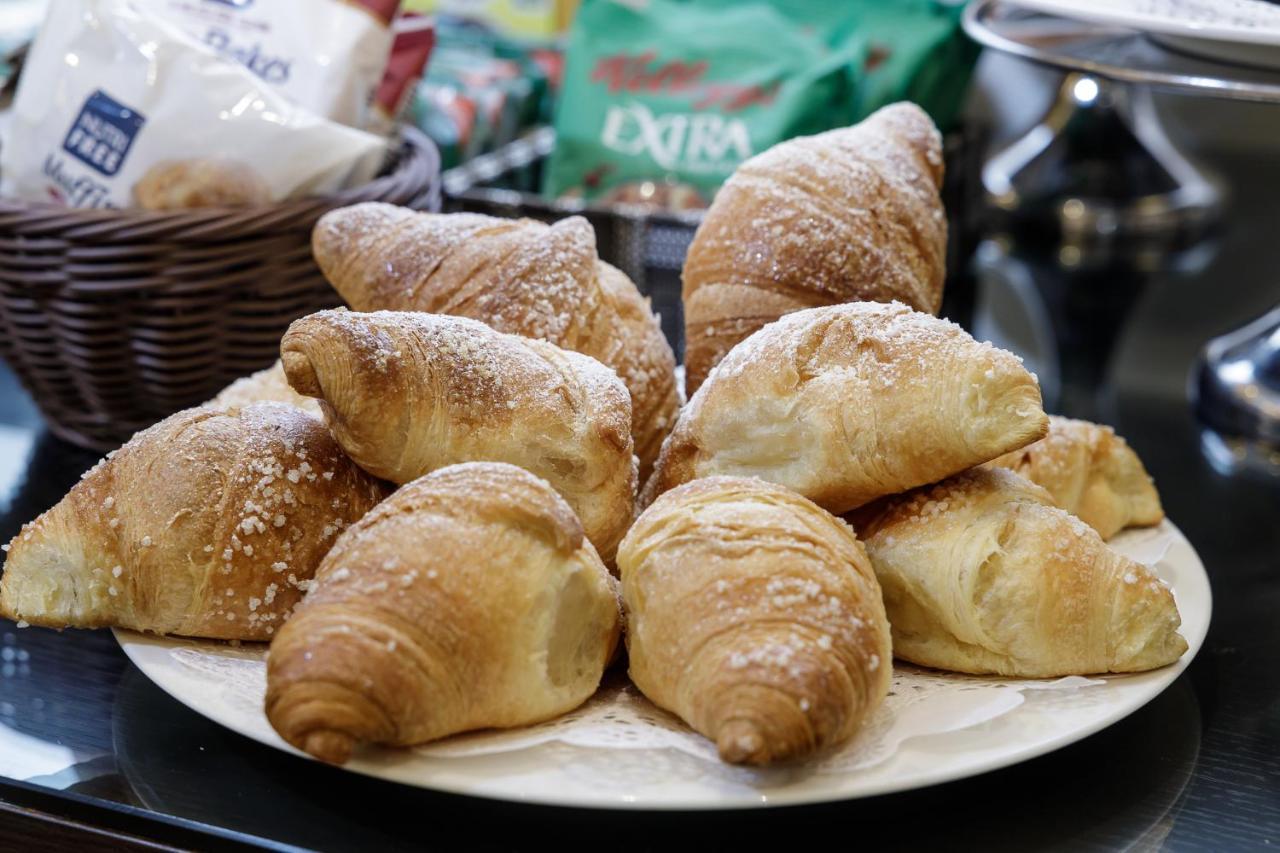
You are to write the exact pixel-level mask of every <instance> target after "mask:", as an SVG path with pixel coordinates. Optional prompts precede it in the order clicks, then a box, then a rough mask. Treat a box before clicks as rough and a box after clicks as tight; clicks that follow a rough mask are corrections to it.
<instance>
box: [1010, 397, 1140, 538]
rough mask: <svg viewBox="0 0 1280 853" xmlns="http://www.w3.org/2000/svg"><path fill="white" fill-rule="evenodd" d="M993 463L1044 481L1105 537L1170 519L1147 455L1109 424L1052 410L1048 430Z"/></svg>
mask: <svg viewBox="0 0 1280 853" xmlns="http://www.w3.org/2000/svg"><path fill="white" fill-rule="evenodd" d="M987 466H988V467H992V468H1008V469H1010V470H1012V471H1016V472H1018V473H1019V474H1021V475H1022V476H1024V477H1026V478H1027V479H1028V480H1030V481H1031V482H1033V483H1035V484H1036V485H1039V486H1043V487H1044V489H1045V490H1046V491H1047V492H1048V493H1049V494H1050V495H1051V496H1052V497H1053V500H1054V503H1055V504H1057V505H1058V506H1060V507H1062V508H1063V509H1065V510H1066V511H1067V512H1069V513H1071V514H1072V515H1074V516H1076V517H1077V518H1079V519H1080V520H1081V521H1083V522H1084V523H1085V524H1087V525H1089V526H1090V527H1092V528H1093V529H1094V530H1096V531H1098V533H1099V534H1101V536H1102V538H1103V539H1110V538H1111V537H1112V536H1115V535H1116V534H1117V533H1119V532H1120V531H1121V530H1123V529H1124V528H1126V527H1130V526H1137V527H1142V526H1147V525H1152V524H1159V523H1160V521H1161V520H1162V519H1163V518H1164V510H1163V509H1162V508H1161V507H1160V494H1159V493H1158V492H1157V491H1156V487H1155V484H1154V483H1153V482H1152V481H1151V476H1150V475H1149V474H1147V469H1146V468H1144V467H1143V466H1142V460H1141V459H1139V458H1138V454H1136V453H1134V452H1133V450H1132V449H1131V448H1130V447H1129V444H1128V442H1126V441H1125V440H1124V439H1123V438H1121V437H1120V436H1118V435H1116V432H1115V430H1113V429H1112V428H1111V427H1109V426H1101V425H1099V424H1095V423H1090V422H1089V421H1077V420H1072V419H1071V418H1063V417H1058V416H1056V415H1050V416H1049V434H1048V435H1046V436H1045V437H1044V438H1042V439H1040V440H1039V441H1037V442H1034V443H1032V444H1028V445H1027V446H1026V447H1024V448H1022V449H1021V450H1015V451H1013V452H1012V453H1006V454H1005V455H1003V456H1001V457H999V458H997V459H993V460H992V461H991V462H988V463H987Z"/></svg>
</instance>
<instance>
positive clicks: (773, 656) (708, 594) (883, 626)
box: [618, 477, 892, 765]
mask: <svg viewBox="0 0 1280 853" xmlns="http://www.w3.org/2000/svg"><path fill="white" fill-rule="evenodd" d="M618 567H619V569H620V570H621V577H622V590H623V602H624V606H625V608H626V613H627V650H628V653H629V655H630V661H631V663H630V666H631V678H632V680H633V681H634V682H635V683H636V686H637V687H639V688H640V690H641V691H643V692H644V694H645V695H646V696H648V697H649V699H651V700H652V701H653V702H654V703H655V704H657V705H659V706H661V707H663V708H666V709H668V710H670V711H672V712H674V713H675V714H678V715H679V716H680V717H681V718H682V719H684V720H685V722H687V723H688V724H689V725H690V726H692V727H693V728H694V729H695V730H697V731H698V732H700V733H701V734H703V735H705V736H706V737H708V738H710V739H711V740H713V741H715V743H716V746H717V748H718V749H719V752H720V757H721V758H722V759H724V760H725V761H728V762H731V763H734V764H757V765H760V764H769V763H772V762H776V761H783V760H787V759H792V758H800V757H803V756H805V755H808V754H810V753H812V752H814V751H816V750H820V749H822V748H824V747H827V746H830V745H833V744H836V743H839V742H840V741H843V740H845V739H847V738H848V737H850V736H851V735H852V734H853V733H854V732H855V731H856V730H857V728H858V726H859V725H860V724H861V722H862V721H863V720H864V719H866V717H867V715H868V714H869V713H871V711H872V710H873V709H875V708H876V706H877V705H879V704H880V702H881V701H882V700H883V699H884V697H885V694H886V693H887V692H888V690H889V681H890V670H891V654H892V652H891V649H890V645H889V625H888V622H887V621H886V620H885V612H884V605H883V604H882V603H881V596H880V588H879V586H878V585H877V583H876V579H875V574H874V572H873V571H872V569H871V565H870V563H868V561H867V557H866V554H865V553H864V551H863V548H862V545H861V544H860V543H859V542H858V540H857V539H855V538H854V535H853V532H852V531H851V530H850V529H849V526H848V525H847V524H845V523H844V522H842V521H840V520H839V519H837V518H835V517H833V516H831V515H829V514H828V513H827V512H825V511H824V510H822V509H820V508H819V507H817V506H816V505H814V504H813V503H811V502H810V501H808V500H805V499H804V498H802V497H800V496H799V495H797V494H795V493H794V492H791V491H788V490H787V489H784V488H781V487H779V486H774V485H771V484H769V483H765V482H763V481H761V480H755V479H748V478H742V477H709V478H707V479H703V480H698V481H696V482H693V483H689V484H687V485H684V486H681V487H680V488H678V489H675V490H673V491H671V492H668V493H667V494H665V495H663V496H662V497H661V498H659V499H658V500H657V501H656V502H655V503H654V504H653V505H652V506H651V507H649V508H648V509H647V510H646V511H645V512H644V514H643V515H641V516H640V518H639V520H638V521H637V522H636V524H635V526H634V527H633V528H632V529H631V531H630V532H629V533H628V534H627V536H626V538H625V539H624V540H623V541H622V546H621V547H620V548H619V550H618Z"/></svg>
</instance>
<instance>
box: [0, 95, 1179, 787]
mask: <svg viewBox="0 0 1280 853" xmlns="http://www.w3.org/2000/svg"><path fill="white" fill-rule="evenodd" d="M941 178H942V159H941V155H940V141H939V136H938V133H937V131H936V129H935V128H934V127H933V125H932V123H931V122H930V121H929V119H928V118H927V116H925V114H924V113H923V112H921V111H920V110H919V109H918V108H916V107H914V106H912V105H910V104H897V105H893V106H890V107H886V108H885V109H883V110H880V111H879V112H877V113H876V114H874V115H873V116H871V117H870V118H868V119H867V120H866V121H864V122H862V123H861V124H859V125H856V126H854V127H851V128H846V129H842V130H837V131H832V132H829V133H825V134H822V135H819V136H814V137H809V138H802V139H795V140H791V141H789V142H786V143H783V144H781V145H778V146H776V147H775V148H772V149H770V150H768V151H766V152H764V153H762V154H760V155H759V156H757V157H755V158H753V159H751V160H749V161H747V162H746V163H745V164H743V166H742V167H741V168H740V169H739V170H738V172H737V173H736V174H735V175H734V176H733V177H732V179H730V180H729V182H728V183H727V184H726V185H725V186H724V188H723V189H722V190H721V191H720V193H719V194H718V195H717V197H716V199H715V203H714V204H713V205H712V207H711V209H710V210H709V212H708V214H707V216H706V219H705V221H704V223H703V224H702V226H701V227H700V228H699V230H698V232H697V235H696V237H695V239H694V241H693V244H692V246H691V248H690V251H689V255H688V260H687V263H686V266H685V270H684V306H685V321H686V344H687V359H686V364H687V369H688V372H687V375H686V381H687V385H688V389H689V391H690V392H691V394H692V396H691V398H690V399H689V402H688V404H687V405H684V406H681V395H680V393H679V390H678V388H679V383H678V381H677V373H676V367H675V359H674V358H673V356H672V351H671V349H670V347H669V345H668V344H667V342H666V340H665V339H664V337H663V335H662V332H661V330H660V327H659V324H658V321H657V318H656V317H655V316H654V315H653V313H652V312H651V310H650V308H649V304H648V302H647V301H646V300H645V299H644V298H643V297H641V295H640V294H639V292H638V291H637V290H636V287H635V285H634V284H633V283H632V282H631V281H630V280H629V279H628V278H627V277H626V276H625V275H624V274H623V273H621V272H619V271H618V270H617V269H614V268H613V267H611V266H609V265H608V264H605V263H604V262H602V261H601V260H599V258H598V257H597V255H596V248H595V239H594V234H593V232H592V230H591V228H590V226H589V225H588V224H587V223H586V222H585V220H583V219H581V218H578V217H574V218H569V219H565V220H563V221H560V222H557V223H555V224H553V225H545V224H542V223H539V222H533V221H529V220H520V221H513V220H502V219H495V218H490V217H486V216H479V215H470V214H452V215H441V214H427V213H418V212H414V211H411V210H405V209H401V208H397V207H392V206H389V205H383V204H360V205H356V206H354V207H349V208H344V209H340V210H335V211H333V212H331V213H329V214H328V215H326V216H325V217H324V218H323V219H322V220H321V221H320V223H319V224H318V226H317V227H316V229H315V232H314V235H313V248H314V253H315V257H316V260H317V262H318V263H319V265H320V267H321V269H322V270H323V272H324V273H325V275H326V276H327V278H328V279H329V281H330V282H331V283H332V284H333V286H334V287H335V288H336V289H337V291H338V292H339V293H340V294H341V296H342V297H343V298H344V299H345V300H346V302H347V303H348V304H349V306H350V308H351V310H345V309H344V310H332V311H321V312H319V313H316V314H312V315H310V316H307V317H303V318H302V319H300V320H298V321H296V322H295V323H293V325H292V326H291V327H290V328H289V330H288V332H287V334H286V335H285V336H284V338H283V340H282V341H281V345H280V354H281V359H280V362H279V363H277V364H276V365H275V366H274V367H273V368H270V369H268V370H265V371H263V372H261V373H259V374H255V375H254V376H251V377H246V378H245V379H242V380H239V381H237V382H236V383H234V384H233V385H232V386H230V387H228V388H227V389H226V390H225V391H224V392H223V393H222V394H221V395H219V396H218V397H217V398H216V399H215V400H213V401H211V403H210V404H207V405H205V406H201V407H198V408H194V409H190V410H187V411H183V412H179V413H178V414H175V415H173V416H172V417H169V418H168V419H166V420H164V421H162V422H160V423H158V424H156V425H155V426H153V427H151V428H149V429H147V430H144V431H142V432H140V433H138V434H137V435H136V436H135V437H134V438H133V439H132V440H131V441H129V442H128V443H127V444H125V445H124V446H123V447H122V448H120V449H119V450H118V451H116V452H115V453H113V454H109V455H108V457H107V458H106V459H104V460H103V461H102V462H101V463H99V464H98V465H97V466H96V467H94V468H93V469H92V470H90V471H89V472H88V473H86V474H85V475H84V478H83V479H82V481H81V482H80V483H79V484H77V485H76V486H75V487H74V488H73V489H72V490H71V492H70V493H69V494H68V495H67V496H66V497H65V498H64V499H63V500H62V501H61V502H60V503H58V504H57V505H56V506H55V507H53V508H52V509H51V510H49V511H48V512H46V513H45V514H44V515H42V516H40V517H39V518H38V519H36V520H35V521H34V522H32V523H30V524H28V525H26V526H24V527H23V529H22V531H21V532H20V533H19V534H18V535H17V536H16V537H15V538H14V539H13V541H12V542H10V543H9V544H8V545H7V546H5V550H6V551H8V558H7V562H6V565H5V571H4V575H3V579H2V580H0V612H2V613H3V614H4V615H5V616H7V617H9V618H12V619H15V620H19V621H20V624H22V623H29V624H37V625H45V626H52V627H59V628H60V627H67V626H78V627H99V626H118V627H123V628H131V629H136V630H141V631H150V632H156V633H161V634H174V635H182V636H189V637H205V638H217V639H234V640H246V641H269V642H270V643H271V646H270V650H269V656H268V681H267V685H268V689H267V696H266V713H267V716H268V718H269V719H270V721H271V724H272V725H273V726H274V727H275V728H276V730H277V731H278V732H279V733H280V734H281V736H282V737H283V738H284V739H285V740H287V741H288V742H289V743H291V744H293V745H295V746H296V747H298V748H299V749H302V750H305V751H306V752H308V753H310V754H312V755H314V756H316V757H318V758H321V759H323V760H325V761H330V762H339V763H340V762H344V761H346V760H347V759H348V758H349V757H350V755H351V754H352V751H353V749H356V748H357V747H358V746H359V745H360V744H367V743H372V744H384V745H411V744H418V743H423V742H425V741H429V740H432V739H435V738H441V737H445V736H448V735H451V734H454V733H458V732H462V731H468V730H473V729H482V728H489V727H510V726H520V725H526V724H530V723H533V722H537V721H541V720H545V719H549V718H552V717H555V716H557V715H560V714H563V713H565V712H567V711H569V710H571V709H573V708H574V707H576V706H578V705H580V704H581V703H583V702H584V701H586V700H587V699H588V698H589V697H590V696H591V695H592V694H593V693H594V692H595V691H596V690H597V688H598V686H599V684H600V680H601V677H602V675H603V673H604V671H605V669H606V668H607V667H608V666H610V665H611V664H612V663H613V662H614V661H615V658H618V657H620V656H621V655H620V652H619V649H618V645H619V638H620V637H622V636H625V639H626V652H625V657H626V660H627V666H628V667H629V673H630V676H631V678H632V680H633V681H634V682H635V684H636V686H637V687H638V688H639V689H640V690H641V691H642V692H643V693H644V694H645V695H646V696H647V697H648V698H649V699H651V700H652V701H653V702H654V703H655V704H657V705H659V706H661V707H662V708H664V709H667V710H669V711H671V712H673V713H675V714H677V715H679V716H680V717H681V718H682V719H683V720H685V721H686V722H687V723H688V724H689V725H690V726H691V727H693V728H694V729H695V730H697V731H698V732H700V733H702V734H703V735H705V736H706V737H708V738H710V739H712V740H713V741H714V742H715V743H716V745H717V747H718V750H719V753H720V755H721V757H722V758H723V759H724V760H725V761H728V762H734V763H742V764H753V765H763V764H769V763H773V762H778V761H786V760H794V759H798V758H803V757H805V756H808V755H811V754H813V753H814V752H816V751H819V750H822V749H826V748H829V747H831V746H833V745H835V744H838V743H840V742H842V741H844V740H846V739H848V738H849V737H850V736H851V735H852V734H853V733H854V732H855V731H856V730H857V729H858V727H859V725H860V723H861V722H862V721H863V720H865V719H866V718H867V716H868V715H869V714H870V713H871V712H872V711H873V710H874V709H875V708H876V707H877V705H878V703H880V702H881V701H882V700H883V698H884V696H885V695H886V692H887V691H888V689H889V684H890V675H891V670H892V663H893V659H894V657H895V656H896V657H897V658H900V659H903V660H906V661H910V662H913V663H915V664H919V665H923V666H928V667H936V668H940V669H946V670H952V671H956V672H963V673H985V674H999V675H1004V676H1017V677H1052V676H1060V675H1066V674H1085V673H1105V672H1131V671H1138V670H1145V669H1150V668H1154V667H1159V666H1163V665H1165V664H1168V663H1170V662H1172V661H1174V660H1176V659H1178V658H1179V657H1180V656H1181V655H1182V653H1183V652H1184V651H1185V650H1186V643H1185V642H1184V641H1183V639H1182V637H1180V636H1179V635H1178V633H1177V630H1178V627H1179V624H1180V623H1179V616H1178V611H1177V608H1176V606H1175V602H1174V598H1173V595H1172V593H1171V590H1170V589H1169V588H1168V587H1167V585H1166V584H1164V583H1163V582H1162V581H1160V580H1159V579H1158V578H1157V577H1156V575H1155V574H1154V573H1153V572H1152V571H1151V570H1149V569H1148V568H1146V567H1145V566H1143V565H1140V564H1138V563H1136V562H1134V561H1131V560H1129V559H1127V558H1125V557H1124V556H1121V555H1120V554H1118V553H1116V552H1115V551H1113V550H1111V549H1110V548H1109V547H1108V546H1107V544H1106V542H1105V540H1106V539H1107V538H1109V537H1110V536H1112V535H1114V534H1115V533H1117V532H1118V531H1119V530H1121V529H1123V528H1125V527H1127V526H1130V525H1150V524H1155V523H1157V522H1159V521H1160V520H1161V518H1162V517H1163V513H1162V511H1161V507H1160V500H1159V497H1158V496H1157V494H1156V491H1155V489H1154V487H1153V485H1152V483H1151V480H1150V478H1149V477H1148V476H1147V473H1146V471H1145V470H1144V468H1143V466H1142V463H1141V462H1140V461H1139V460H1138V458H1137V456H1136V455H1135V454H1134V453H1133V452H1132V450H1130V449H1129V447H1128V446H1127V445H1126V444H1125V442H1124V440H1123V439H1121V438H1119V437H1117V436H1116V435H1115V434H1114V433H1113V432H1112V430H1110V429H1109V428H1107V427H1103V426H1098V425H1095V424H1089V423H1084V422H1080V421H1072V420H1066V419H1059V418H1049V417H1046V415H1045V413H1044V411H1043V409H1042V404H1041V398H1040V391H1039V387H1038V385H1037V382H1036V379H1035V377H1034V376H1033V375H1031V374H1030V373H1028V371H1027V370H1025V369H1024V368H1023V366H1022V363H1021V361H1020V360H1019V359H1018V358H1017V357H1015V356H1013V355H1011V354H1010V353H1007V352H1004V351H1002V350H1000V349H997V348H995V347H993V346H991V345H989V344H984V343H979V342H977V341H975V340H974V339H973V338H971V337H970V336H969V335H968V334H966V333H965V332H964V331H963V330H962V329H960V328H959V327H958V326H955V325H953V324H951V323H949V322H946V321H944V320H941V319H938V318H937V317H935V316H933V313H934V312H936V311H937V310H938V307H939V304H940V301H941V291H942V280H943V259H944V254H945V244H946V220H945V217H944V215H943V210H942V205H941V202H940V199H939V185H940V182H941Z"/></svg>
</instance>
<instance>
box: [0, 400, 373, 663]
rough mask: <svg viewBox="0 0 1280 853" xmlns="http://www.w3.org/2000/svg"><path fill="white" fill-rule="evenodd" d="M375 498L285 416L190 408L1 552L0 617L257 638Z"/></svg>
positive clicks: (317, 427) (308, 425) (349, 466)
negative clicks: (5, 554) (4, 557)
mask: <svg viewBox="0 0 1280 853" xmlns="http://www.w3.org/2000/svg"><path fill="white" fill-rule="evenodd" d="M385 494H386V489H385V487H384V486H383V485H382V484H381V483H379V482H378V481H376V480H374V479H373V478H372V477H370V476H369V475H367V474H366V473H365V472H364V471H362V470H360V469H359V468H358V467H356V465H355V464H354V463H353V462H352V461H351V460H350V459H348V458H347V456H346V455H345V454H344V453H343V452H342V449H341V448H340V447H339V446H338V444H337V442H335V441H334V440H333V437H332V436H331V435H330V434H329V431H328V430H326V429H325V428H324V425H323V424H321V423H320V421H319V420H318V419H316V418H314V417H311V416H310V415H307V414H305V413H303V412H301V411H299V410H298V409H296V408H293V407H292V406H286V405H280V404H258V405H253V406H247V407H244V408H238V407H234V406H233V407H230V408H228V409H225V410H218V409H215V408H208V407H206V408H198V409H188V410H187V411H184V412H179V413H178V414H176V415H173V416H171V417H168V418H166V419H165V420H163V421H161V422H160V423H158V424H156V425H155V426H153V427H150V428H149V429H146V430H143V431H142V432H140V433H138V434H137V435H135V436H134V437H133V438H132V439H130V440H129V442H128V443H127V444H125V445H124V446H123V447H121V448H120V449H119V450H117V451H115V452H114V453H113V454H111V455H110V457H109V458H107V459H106V460H104V461H103V462H101V463H100V464H99V465H98V466H97V467H95V468H93V469H92V470H90V471H89V472H88V473H87V474H85V476H84V478H83V479H82V480H81V481H80V482H79V483H77V484H76V486H75V487H74V488H73V489H72V490H71V492H70V493H69V494H68V495H67V496H66V497H65V498H63V499H62V500H61V501H59V502H58V504H57V505H56V506H54V507H53V508H52V509H51V510H49V511H48V512H46V513H44V514H43V515H41V516H40V517H39V518H37V519H36V520H35V521H34V522H32V523H31V524H29V525H27V526H25V527H24V528H23V529H22V531H21V532H20V533H19V534H18V535H17V536H16V537H14V539H13V541H12V542H11V543H9V545H8V546H6V547H7V550H8V552H9V555H8V560H7V561H6V562H5V567H4V576H3V578H0V615H4V616H6V617H7V618H10V619H15V620H24V621H26V622H29V623H31V624H34V625H46V626H49V627H53V628H65V627H76V628H99V627H106V626H113V627H120V628H132V629H134V630H138V631H151V632H154V633H157V634H180V635H184V636H189V637H210V638H215V639H235V640H266V639H269V638H270V637H271V635H272V633H273V632H274V631H275V630H276V629H277V628H278V627H279V626H280V624H281V623H282V622H283V621H284V619H285V618H286V617H287V616H288V614H289V612H290V611H291V610H292V609H293V606H294V605H295V604H297V602H298V600H299V599H300V598H301V596H302V591H303V589H305V587H306V586H307V584H309V583H310V581H311V576H312V574H313V573H314V572H315V569H316V566H317V565H319V563H320V559H321V558H322V557H323V556H324V555H325V552H327V551H328V550H329V547H330V546H331V545H332V544H333V542H334V539H335V538H336V537H337V535H338V534H339V533H341V532H342V530H343V528H344V527H346V525H348V524H350V523H351V522H353V521H355V520H356V519H358V518H360V517H361V516H363V515H364V514H365V513H366V512H367V511H369V510H370V509H372V508H373V506H374V505H375V504H377V503H378V501H379V500H381V499H382V498H383V497H384V496H385Z"/></svg>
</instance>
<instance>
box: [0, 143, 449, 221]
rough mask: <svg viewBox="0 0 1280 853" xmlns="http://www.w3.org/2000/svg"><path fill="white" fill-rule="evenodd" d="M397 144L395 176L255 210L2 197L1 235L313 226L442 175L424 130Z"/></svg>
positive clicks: (392, 173)
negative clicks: (335, 211) (80, 204)
mask: <svg viewBox="0 0 1280 853" xmlns="http://www.w3.org/2000/svg"><path fill="white" fill-rule="evenodd" d="M396 141H397V142H398V143H399V144H398V145H395V144H392V145H390V146H388V148H389V150H390V151H392V152H396V151H398V152H399V156H398V157H397V158H396V159H395V165H394V167H393V168H392V169H391V171H389V172H387V173H386V174H383V175H378V176H377V177H375V178H373V179H372V180H370V181H367V182H366V183H363V184H361V185H359V186H356V187H350V188H348V189H345V190H340V191H338V192H335V193H329V194H323V195H310V196H304V197H302V198H297V199H291V200H288V201H282V202H276V203H273V204H265V205H260V206H256V207H206V208H199V209H194V210H181V211H150V210H140V209H137V208H118V209H101V208H75V207H66V206H63V205H59V204H55V203H53V202H45V201H27V200H24V199H16V198H11V197H8V196H0V234H3V233H4V232H9V233H12V232H13V230H15V229H14V228H13V226H15V225H17V226H18V229H16V230H20V231H22V232H24V233H39V234H40V235H42V236H55V235H65V236H70V235H69V234H68V233H67V232H74V236H75V237H77V238H86V237H88V238H90V239H92V237H93V236H95V232H98V231H99V229H101V231H102V232H104V233H105V232H110V233H111V234H112V235H115V234H117V233H119V232H121V231H129V232H136V233H135V236H137V237H144V236H153V237H160V236H161V235H163V236H164V238H165V239H172V237H173V235H175V234H178V233H180V234H181V236H182V239H186V240H192V239H195V240H198V239H200V238H201V237H202V236H210V237H215V238H217V239H223V238H225V235H226V234H227V232H240V231H255V232H259V233H260V232H261V231H262V230H264V229H265V230H272V229H279V228H281V227H285V228H287V227H289V226H290V225H291V224H294V223H296V222H298V221H303V222H308V221H313V220H314V219H315V218H316V217H317V215H318V214H319V213H321V212H323V211H325V210H327V209H332V208H336V207H344V206H346V205H350V204H356V203H359V202H362V201H377V200H382V199H388V198H407V197H412V196H414V195H415V194H416V192H417V190H418V189H420V188H421V187H422V186H424V185H426V184H427V183H428V182H429V179H427V180H424V177H423V173H424V172H427V173H430V174H434V173H436V172H438V170H439V162H440V160H439V154H438V153H437V151H436V148H435V145H434V144H433V143H432V142H431V141H430V140H429V139H428V138H427V137H426V135H425V134H423V133H422V131H420V130H418V129H417V128H414V127H411V126H404V127H402V128H401V129H400V132H399V134H398V135H397V139H396Z"/></svg>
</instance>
